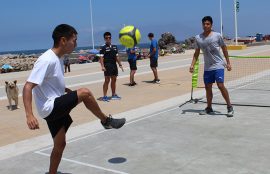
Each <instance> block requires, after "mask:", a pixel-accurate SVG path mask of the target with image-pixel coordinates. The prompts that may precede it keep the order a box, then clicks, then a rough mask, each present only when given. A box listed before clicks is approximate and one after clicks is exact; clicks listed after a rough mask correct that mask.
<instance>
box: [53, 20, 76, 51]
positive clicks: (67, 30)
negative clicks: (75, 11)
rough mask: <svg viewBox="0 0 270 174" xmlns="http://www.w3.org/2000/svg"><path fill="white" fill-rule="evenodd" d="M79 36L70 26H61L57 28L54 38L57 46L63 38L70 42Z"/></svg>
mask: <svg viewBox="0 0 270 174" xmlns="http://www.w3.org/2000/svg"><path fill="white" fill-rule="evenodd" d="M74 34H75V35H76V34H78V33H77V31H76V30H75V28H74V27H72V26H70V25H68V24H60V25H58V26H57V27H55V29H54V31H53V34H52V38H53V41H54V46H57V45H58V44H59V42H60V39H61V38H62V37H64V38H66V39H67V40H69V39H70V38H71V37H72V36H73V35H74Z"/></svg>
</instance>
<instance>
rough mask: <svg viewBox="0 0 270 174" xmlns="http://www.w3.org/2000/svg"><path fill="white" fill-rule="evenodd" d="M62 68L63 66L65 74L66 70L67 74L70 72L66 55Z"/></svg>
mask: <svg viewBox="0 0 270 174" xmlns="http://www.w3.org/2000/svg"><path fill="white" fill-rule="evenodd" d="M64 66H65V73H66V72H67V70H68V72H70V61H69V57H68V55H65V56H64Z"/></svg>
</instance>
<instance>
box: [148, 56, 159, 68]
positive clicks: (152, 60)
mask: <svg viewBox="0 0 270 174" xmlns="http://www.w3.org/2000/svg"><path fill="white" fill-rule="evenodd" d="M150 67H151V68H156V67H158V59H157V58H155V57H151V58H150Z"/></svg>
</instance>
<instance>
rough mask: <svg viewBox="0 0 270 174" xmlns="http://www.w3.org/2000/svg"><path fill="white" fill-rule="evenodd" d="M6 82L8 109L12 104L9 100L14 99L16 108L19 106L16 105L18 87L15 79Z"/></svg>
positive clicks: (10, 108)
mask: <svg viewBox="0 0 270 174" xmlns="http://www.w3.org/2000/svg"><path fill="white" fill-rule="evenodd" d="M5 83H6V93H7V98H8V103H9V110H12V104H11V101H12V100H14V101H15V106H16V109H18V108H20V107H19V105H18V98H19V88H18V87H17V85H16V84H17V80H14V81H13V82H12V81H10V82H7V81H5Z"/></svg>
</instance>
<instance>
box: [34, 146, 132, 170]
mask: <svg viewBox="0 0 270 174" xmlns="http://www.w3.org/2000/svg"><path fill="white" fill-rule="evenodd" d="M35 153H36V154H39V155H43V156H47V157H50V155H49V154H46V153H42V152H38V151H37V152H35ZM61 160H63V161H68V162H71V163H75V164H79V165H82V166H86V167H91V168H95V169H99V170H104V171H108V172H112V173H118V174H128V173H126V172H121V171H118V170H113V169H108V168H104V167H100V166H97V165H93V164H88V163H84V162H80V161H76V160H72V159H68V158H62V159H61Z"/></svg>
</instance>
